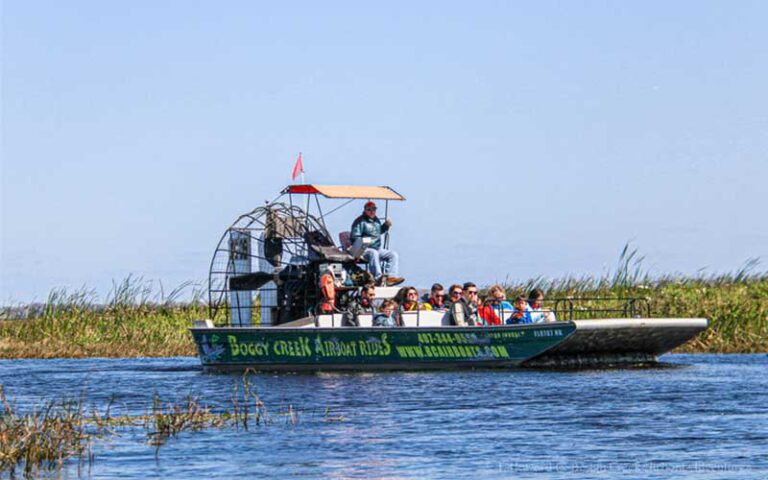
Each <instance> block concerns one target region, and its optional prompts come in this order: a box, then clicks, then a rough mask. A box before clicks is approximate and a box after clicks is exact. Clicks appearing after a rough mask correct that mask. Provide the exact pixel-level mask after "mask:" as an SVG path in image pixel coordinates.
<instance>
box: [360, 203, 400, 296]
mask: <svg viewBox="0 0 768 480" xmlns="http://www.w3.org/2000/svg"><path fill="white" fill-rule="evenodd" d="M391 227H392V221H391V220H390V219H388V218H387V219H386V220H385V221H384V223H383V224H382V222H381V220H379V217H377V216H376V204H375V203H374V202H371V201H369V202H367V203H366V204H365V207H364V208H363V214H362V215H360V216H359V217H357V218H356V219H355V221H354V222H352V228H351V232H350V240H351V242H352V244H353V246H354V245H361V246H362V248H363V249H364V250H363V251H362V257H363V258H364V259H365V261H366V262H367V263H368V269H369V270H370V272H371V274H372V275H373V278H375V279H376V284H377V285H383V286H387V285H399V284H401V283H403V282H404V281H405V279H404V278H401V277H398V276H397V269H398V263H399V257H398V255H397V252H395V251H393V250H387V249H385V248H383V246H382V244H381V235H382V234H383V233H386V232H388V231H389V229H390V228H391ZM358 242H359V243H358ZM353 248H354V247H353ZM382 262H385V263H386V265H387V270H388V271H387V272H384V271H383V269H382Z"/></svg>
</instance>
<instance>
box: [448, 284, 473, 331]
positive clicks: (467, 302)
mask: <svg viewBox="0 0 768 480" xmlns="http://www.w3.org/2000/svg"><path fill="white" fill-rule="evenodd" d="M451 292H453V288H451ZM462 293H463V295H462V297H461V298H460V299H459V300H457V301H454V303H452V304H451V309H450V315H451V323H453V324H454V325H457V326H459V327H465V326H475V325H477V324H478V323H479V318H478V316H477V285H475V284H474V283H472V282H467V283H465V284H464V287H463V289H462Z"/></svg>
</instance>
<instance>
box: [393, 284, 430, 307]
mask: <svg viewBox="0 0 768 480" xmlns="http://www.w3.org/2000/svg"><path fill="white" fill-rule="evenodd" d="M416 310H432V305H430V304H429V303H421V302H420V301H419V292H418V290H416V289H415V288H414V287H406V288H405V299H404V300H403V302H402V303H400V311H401V312H415V311H416Z"/></svg>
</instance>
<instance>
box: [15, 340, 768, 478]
mask: <svg viewBox="0 0 768 480" xmlns="http://www.w3.org/2000/svg"><path fill="white" fill-rule="evenodd" d="M663 360H664V361H665V362H666V363H667V364H668V365H669V366H668V367H665V368H653V369H625V370H588V371H529V370H515V371H474V372H461V371H458V372H417V373H402V372H399V373H359V374H349V373H346V374H330V373H324V374H257V375H255V376H254V377H253V378H252V383H253V388H254V390H255V391H256V392H257V393H258V394H259V395H260V397H261V398H262V400H263V401H264V402H265V404H266V405H267V406H268V407H270V408H271V409H272V410H273V411H276V410H280V409H284V408H286V407H287V406H288V405H292V406H293V407H294V408H298V409H299V410H300V413H299V415H298V423H297V424H296V425H291V424H290V423H289V422H287V419H286V417H278V416H275V418H276V420H275V421H273V423H271V424H269V425H268V426H261V427H256V428H252V429H250V430H249V431H243V430H240V431H236V430H234V429H233V428H225V429H210V430H206V431H202V432H185V433H182V434H181V435H180V436H179V437H178V438H175V439H171V440H169V442H168V443H167V444H166V445H165V446H164V447H162V448H161V449H160V451H159V454H158V456H157V457H155V450H154V448H153V447H151V446H149V445H148V444H147V441H146V431H144V430H143V429H141V428H133V429H130V428H128V429H121V430H119V433H120V435H119V436H114V437H110V438H108V439H106V440H97V441H96V443H95V447H94V454H95V459H94V461H93V463H92V464H91V465H90V466H86V467H85V468H84V469H82V470H80V471H78V469H77V462H76V461H71V462H69V463H67V464H66V466H65V468H64V470H63V471H60V472H53V473H49V474H47V475H49V476H53V477H59V476H60V477H63V478H76V477H78V475H80V476H83V477H87V478H114V477H118V476H119V477H121V478H146V477H163V478H190V477H193V476H196V477H200V478H212V477H219V478H253V477H257V476H259V477H280V478H283V477H286V476H298V477H305V478H318V477H333V478H371V477H375V478H484V477H493V478H513V477H514V478H574V477H578V478H617V477H622V478H670V477H687V478H697V479H710V478H712V479H714V478H768V404H766V394H767V393H768V375H766V373H767V372H768V369H766V367H768V356H766V355H765V354H759V355H667V356H665V357H663ZM238 378H239V377H238V376H237V375H222V374H211V373H204V372H203V371H202V370H201V369H200V368H199V366H198V361H197V359H194V358H160V359H83V360H13V361H0V383H2V384H3V385H5V388H6V391H7V393H8V394H9V396H10V397H12V398H13V399H15V401H16V403H17V404H18V405H19V407H20V408H25V407H28V406H29V405H33V404H37V405H39V404H41V403H42V402H43V401H44V400H45V399H51V398H61V397H64V396H69V397H72V396H77V395H79V394H80V393H81V392H85V395H86V398H87V403H88V404H89V405H91V404H92V405H96V406H98V407H101V408H104V407H105V406H106V405H107V403H108V402H109V401H110V398H111V397H113V396H114V398H115V409H116V411H117V413H124V414H125V413H130V414H143V413H146V411H147V409H148V408H149V406H150V405H151V402H152V397H153V394H154V393H158V394H160V395H161V396H162V397H163V398H164V399H166V400H181V399H183V398H184V397H185V396H186V395H188V394H194V395H199V396H201V397H202V398H203V399H205V400H206V401H207V402H209V403H212V404H216V405H222V406H230V405H231V400H230V399H231V393H232V388H233V385H234V384H235V382H236V381H237V380H238ZM326 409H330V411H331V415H342V416H343V417H344V420H343V421H340V422H329V421H326V420H325V419H324V414H325V410H326Z"/></svg>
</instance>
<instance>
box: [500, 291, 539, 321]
mask: <svg viewBox="0 0 768 480" xmlns="http://www.w3.org/2000/svg"><path fill="white" fill-rule="evenodd" d="M506 323H507V324H518V323H533V319H532V318H531V307H529V306H528V302H526V301H525V297H523V296H522V295H521V296H519V297H517V298H516V299H515V308H514V310H513V311H512V316H511V317H509V319H507V322H506Z"/></svg>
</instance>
